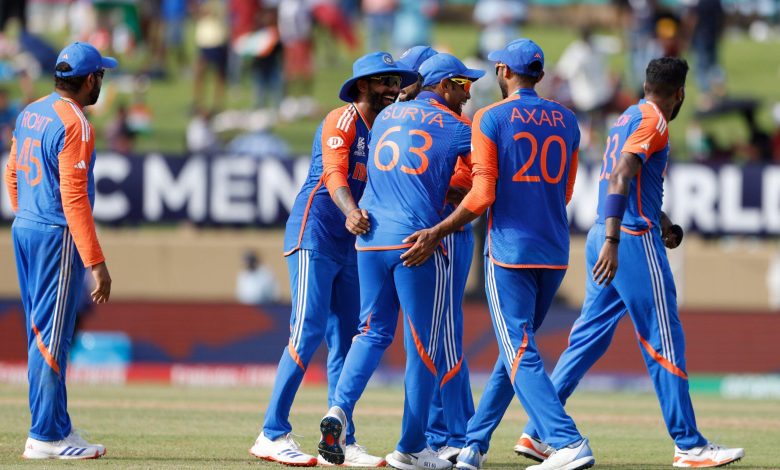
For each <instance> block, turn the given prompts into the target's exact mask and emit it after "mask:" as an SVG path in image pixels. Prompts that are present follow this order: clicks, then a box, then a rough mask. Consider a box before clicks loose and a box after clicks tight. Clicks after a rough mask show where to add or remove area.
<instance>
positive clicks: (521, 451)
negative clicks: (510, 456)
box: [514, 445, 545, 463]
mask: <svg viewBox="0 0 780 470" xmlns="http://www.w3.org/2000/svg"><path fill="white" fill-rule="evenodd" d="M514 450H515V453H516V454H517V455H520V456H523V457H525V458H527V459H530V460H533V461H534V462H539V463H541V462H544V461H545V459H543V458H541V457H539V455H540V454H537V453H536V451H534V450H532V449H529V448H528V447H524V446H519V445H517V446H515V449H514Z"/></svg>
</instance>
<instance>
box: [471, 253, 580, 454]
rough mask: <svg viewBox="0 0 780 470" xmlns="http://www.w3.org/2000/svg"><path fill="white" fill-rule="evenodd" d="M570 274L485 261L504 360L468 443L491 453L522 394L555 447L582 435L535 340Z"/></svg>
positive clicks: (526, 406) (522, 400) (527, 408)
mask: <svg viewBox="0 0 780 470" xmlns="http://www.w3.org/2000/svg"><path fill="white" fill-rule="evenodd" d="M565 274H566V272H565V271H564V270H559V269H514V268H504V267H501V266H497V265H496V264H494V263H493V262H492V261H491V260H490V259H489V258H486V259H485V284H486V290H487V295H488V304H489V307H490V315H491V318H492V319H493V328H494V329H495V331H496V339H497V340H498V350H499V359H498V361H497V362H496V365H495V367H494V368H493V374H492V375H491V376H490V379H489V381H488V384H487V386H486V387H485V391H484V393H483V395H482V398H481V399H480V402H479V406H478V407H477V412H476V413H475V414H474V416H473V417H472V418H471V420H470V421H469V423H468V431H467V433H468V440H467V445H469V446H471V445H476V446H477V447H479V449H480V451H481V452H483V453H484V452H487V450H488V447H489V444H490V437H491V436H492V434H493V431H495V429H496V428H497V427H498V424H499V422H500V421H501V418H502V417H503V416H504V413H505V412H506V409H507V407H508V406H509V403H510V402H511V401H512V395H517V397H518V398H519V399H520V403H521V404H522V405H523V408H524V409H525V411H526V413H527V414H528V416H531V417H533V419H534V421H535V422H538V423H540V424H539V434H540V435H541V436H544V437H543V438H542V439H543V440H544V441H545V442H547V443H548V444H549V445H551V446H552V447H554V448H556V449H560V448H562V447H565V446H568V445H570V444H574V443H575V442H578V441H580V440H581V439H582V436H581V435H580V433H579V431H577V427H576V426H575V424H574V421H573V420H572V419H571V417H569V415H567V414H566V412H565V411H564V409H563V405H562V404H561V402H560V401H559V400H558V397H557V395H556V394H555V388H554V387H553V384H552V382H550V379H549V377H547V373H546V372H545V370H544V365H543V364H542V358H541V356H540V355H539V351H538V350H537V348H536V340H535V332H536V330H537V329H538V328H539V327H540V326H541V324H542V322H543V321H544V317H545V316H546V315H547V310H548V309H549V308H550V304H551V303H552V299H553V297H554V296H555V292H556V291H557V290H558V287H559V286H560V284H561V281H562V280H563V277H564V275H565Z"/></svg>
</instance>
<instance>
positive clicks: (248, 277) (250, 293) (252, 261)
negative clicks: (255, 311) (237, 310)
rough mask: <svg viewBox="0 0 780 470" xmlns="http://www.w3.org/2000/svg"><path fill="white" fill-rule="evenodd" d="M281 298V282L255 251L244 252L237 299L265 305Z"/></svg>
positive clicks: (245, 303) (243, 302) (240, 301)
mask: <svg viewBox="0 0 780 470" xmlns="http://www.w3.org/2000/svg"><path fill="white" fill-rule="evenodd" d="M278 299H279V284H278V283H277V282H276V278H275V277H274V274H273V272H271V270H270V269H268V267H266V266H264V265H263V264H262V262H261V260H260V258H259V257H258V256H257V254H256V253H255V252H254V251H247V252H246V253H244V269H242V270H241V272H239V273H238V278H237V279H236V300H238V302H239V303H242V304H244V305H263V304H268V303H273V302H276V301H277V300H278Z"/></svg>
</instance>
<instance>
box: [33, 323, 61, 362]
mask: <svg viewBox="0 0 780 470" xmlns="http://www.w3.org/2000/svg"><path fill="white" fill-rule="evenodd" d="M30 324H31V325H32V329H33V333H35V343H36V344H37V345H38V351H40V352H41V355H42V356H43V359H45V360H46V364H49V367H51V368H52V370H53V371H54V372H56V373H57V374H59V373H60V365H59V364H57V361H55V360H54V357H52V355H51V353H50V352H49V350H48V349H46V345H45V344H43V338H42V337H41V332H40V331H38V327H37V326H35V322H34V321H32V318H31V319H30Z"/></svg>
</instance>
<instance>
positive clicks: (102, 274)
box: [90, 261, 111, 304]
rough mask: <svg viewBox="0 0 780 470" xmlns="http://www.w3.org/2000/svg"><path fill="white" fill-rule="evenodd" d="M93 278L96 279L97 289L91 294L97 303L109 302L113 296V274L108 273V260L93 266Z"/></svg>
mask: <svg viewBox="0 0 780 470" xmlns="http://www.w3.org/2000/svg"><path fill="white" fill-rule="evenodd" d="M92 278H93V279H94V280H95V290H93V291H92V293H91V294H90V295H91V296H92V301H93V302H95V303H96V304H104V303H106V302H108V298H109V297H110V296H111V275H110V274H108V267H107V266H106V262H105V261H104V262H102V263H98V264H96V265H94V266H92Z"/></svg>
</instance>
